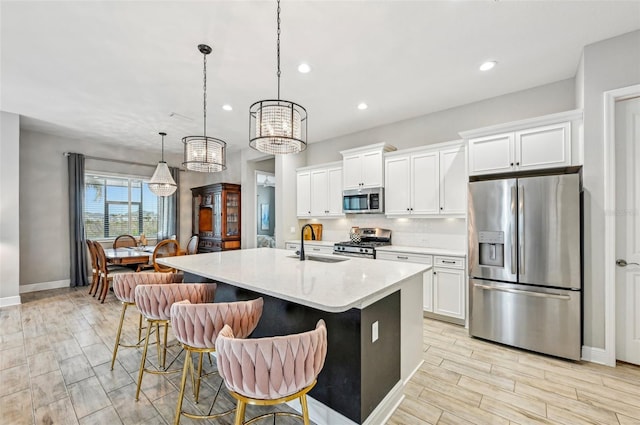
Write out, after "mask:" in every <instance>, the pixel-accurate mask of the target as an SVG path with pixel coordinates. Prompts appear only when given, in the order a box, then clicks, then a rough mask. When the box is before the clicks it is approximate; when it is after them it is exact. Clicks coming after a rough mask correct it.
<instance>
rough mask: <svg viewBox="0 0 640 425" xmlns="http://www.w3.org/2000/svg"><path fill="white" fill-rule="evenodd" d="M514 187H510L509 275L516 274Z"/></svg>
mask: <svg viewBox="0 0 640 425" xmlns="http://www.w3.org/2000/svg"><path fill="white" fill-rule="evenodd" d="M516 198H517V196H516V187H515V186H511V220H510V221H511V274H516Z"/></svg>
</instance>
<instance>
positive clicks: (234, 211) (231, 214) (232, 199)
mask: <svg viewBox="0 0 640 425" xmlns="http://www.w3.org/2000/svg"><path fill="white" fill-rule="evenodd" d="M226 208H227V229H226V230H227V233H226V236H237V235H239V234H240V194H239V193H238V192H227V204H226Z"/></svg>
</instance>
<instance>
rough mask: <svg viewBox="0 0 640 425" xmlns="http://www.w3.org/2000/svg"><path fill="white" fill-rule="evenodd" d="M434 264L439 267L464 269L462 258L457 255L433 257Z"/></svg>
mask: <svg viewBox="0 0 640 425" xmlns="http://www.w3.org/2000/svg"><path fill="white" fill-rule="evenodd" d="M435 264H436V266H439V267H449V268H452V269H464V258H459V257H438V256H436V257H435Z"/></svg>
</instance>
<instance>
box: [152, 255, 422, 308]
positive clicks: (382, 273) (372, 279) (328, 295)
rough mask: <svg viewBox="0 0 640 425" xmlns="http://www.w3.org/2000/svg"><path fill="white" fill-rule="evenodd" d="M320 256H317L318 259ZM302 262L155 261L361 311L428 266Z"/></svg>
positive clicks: (252, 258)
mask: <svg viewBox="0 0 640 425" xmlns="http://www.w3.org/2000/svg"><path fill="white" fill-rule="evenodd" d="M318 257H321V256H318ZM329 257H331V258H335V257H337V258H340V259H345V261H341V262H336V263H325V262H318V261H311V260H306V261H300V260H299V259H298V258H292V253H291V251H290V250H284V249H273V248H255V249H241V250H235V251H224V252H212V253H206V254H197V255H184V256H178V257H165V258H158V259H157V261H158V263H160V264H163V265H165V266H170V267H174V268H176V269H178V270H183V271H185V272H188V273H193V274H197V275H200V276H203V277H207V278H210V279H213V280H217V281H220V282H225V283H228V284H230V285H234V286H237V287H239V288H244V289H248V290H251V291H255V292H259V293H262V294H266V295H270V296H273V297H276V298H280V299H283V300H287V301H291V302H295V303H298V304H301V305H305V306H308V307H312V308H316V309H319V310H323V311H327V312H333V313H338V312H343V311H347V310H349V309H351V308H364V307H366V306H368V305H370V304H372V303H374V302H376V301H377V300H379V299H381V298H383V297H384V296H386V295H388V294H390V293H392V292H394V291H396V290H398V289H400V286H401V283H402V282H403V281H404V280H405V279H408V278H410V277H412V276H414V275H416V274H418V273H422V272H424V271H425V270H428V269H429V268H430V266H426V265H423V264H415V263H399V262H393V261H384V260H379V261H372V260H370V259H362V258H356V257H339V256H329Z"/></svg>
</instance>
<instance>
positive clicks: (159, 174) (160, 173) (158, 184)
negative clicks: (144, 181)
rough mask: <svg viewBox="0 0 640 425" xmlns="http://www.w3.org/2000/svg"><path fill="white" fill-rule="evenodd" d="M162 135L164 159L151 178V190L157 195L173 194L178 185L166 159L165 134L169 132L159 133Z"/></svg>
mask: <svg viewBox="0 0 640 425" xmlns="http://www.w3.org/2000/svg"><path fill="white" fill-rule="evenodd" d="M158 134H160V136H162V160H161V161H160V162H158V166H157V167H156V171H155V172H154V173H153V176H152V177H151V180H149V183H148V185H149V190H150V191H151V192H153V193H155V194H156V195H157V196H171V195H173V192H175V191H176V189H177V188H178V186H177V185H176V182H175V181H174V180H173V177H172V176H171V172H170V171H169V167H168V166H167V163H166V162H165V160H164V136H166V135H167V133H158Z"/></svg>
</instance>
